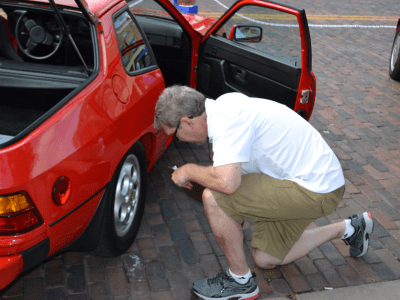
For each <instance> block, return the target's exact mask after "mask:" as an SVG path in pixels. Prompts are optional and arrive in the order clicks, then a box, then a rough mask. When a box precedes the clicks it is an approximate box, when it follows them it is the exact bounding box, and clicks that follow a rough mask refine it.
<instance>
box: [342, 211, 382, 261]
mask: <svg viewBox="0 0 400 300" xmlns="http://www.w3.org/2000/svg"><path fill="white" fill-rule="evenodd" d="M348 219H350V220H351V225H352V226H353V227H354V229H355V231H354V233H353V234H352V235H351V236H349V237H344V238H343V241H344V242H345V243H346V245H350V251H349V252H350V256H352V257H361V256H363V255H364V254H365V253H367V251H368V246H369V235H370V234H371V233H372V230H373V229H374V221H373V220H372V215H371V213H370V212H365V213H362V214H358V215H352V216H350V217H348Z"/></svg>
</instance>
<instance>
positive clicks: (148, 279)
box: [0, 0, 400, 300]
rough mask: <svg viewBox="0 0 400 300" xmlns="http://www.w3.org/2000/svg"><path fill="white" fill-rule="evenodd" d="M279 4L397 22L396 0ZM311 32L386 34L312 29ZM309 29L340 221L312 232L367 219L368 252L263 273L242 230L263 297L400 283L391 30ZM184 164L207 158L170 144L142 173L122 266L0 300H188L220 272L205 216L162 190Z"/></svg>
mask: <svg viewBox="0 0 400 300" xmlns="http://www.w3.org/2000/svg"><path fill="white" fill-rule="evenodd" d="M225 2H226V3H227V4H229V2H232V1H231V0H229V1H225ZM286 2H287V3H291V4H292V5H296V6H302V7H304V8H305V9H306V12H307V14H308V15H312V14H319V15H323V14H326V15H359V16H363V15H376V16H396V13H397V14H398V15H399V16H400V11H397V12H392V11H391V9H392V8H393V7H396V5H395V4H396V3H395V2H396V0H389V1H384V2H376V1H372V0H368V1H363V3H362V4H358V3H351V4H350V3H349V2H348V1H344V0H340V1H326V0H323V1H311V0H305V1H302V3H299V2H298V1H295V0H289V1H286ZM209 3H210V5H209V6H208V7H207V9H208V10H209V11H220V7H219V6H218V5H217V4H215V2H214V1H212V0H209ZM397 7H398V6H397ZM201 9H202V8H201V7H200V10H201ZM309 23H310V24H343V23H345V24H362V25H392V26H393V25H395V23H394V22H393V21H392V22H389V21H385V20H380V21H363V20H358V21H352V20H350V21H342V20H339V21H338V20H327V21H321V20H314V19H312V18H310V20H309ZM310 30H311V38H312V43H313V45H312V46H313V49H312V50H313V71H314V73H315V75H316V77H317V84H318V86H317V99H316V104H315V108H314V112H313V116H312V118H311V120H310V123H311V124H312V125H313V126H314V127H315V128H316V129H317V130H319V131H320V133H321V134H322V136H323V137H324V139H325V140H326V141H327V143H328V144H329V145H330V146H331V147H332V149H333V151H334V152H335V153H336V155H337V156H338V158H339V159H340V161H341V164H342V166H343V169H344V173H345V177H346V192H345V194H344V197H343V200H342V201H341V203H340V204H339V207H338V208H337V210H336V211H335V212H333V213H332V214H331V215H329V216H327V217H324V218H321V219H318V220H316V221H315V222H314V223H312V224H311V225H310V228H312V227H317V226H323V225H326V224H330V223H334V222H338V221H340V220H342V219H343V218H345V217H347V216H348V215H349V214H353V213H360V212H362V211H365V210H370V211H371V212H372V215H373V217H374V220H375V230H374V233H373V235H371V247H370V251H369V252H368V254H367V255H366V256H365V257H363V258H361V259H354V258H351V257H349V255H348V247H347V246H346V245H344V243H343V242H342V241H341V240H340V239H336V240H333V241H331V242H327V243H325V244H324V245H322V246H321V247H319V248H317V249H315V250H314V251H312V252H311V253H310V254H309V255H308V256H307V257H304V258H302V259H299V260H298V261H296V262H294V263H291V264H289V265H287V266H282V267H279V268H276V269H273V270H261V269H259V268H257V267H256V266H255V264H254V261H253V260H252V257H251V247H250V239H251V228H252V224H251V223H250V222H246V223H245V227H244V233H245V243H244V247H245V249H246V255H247V259H248V262H249V265H250V267H251V268H252V270H253V271H254V272H255V273H256V274H257V281H258V284H259V286H260V290H261V295H262V297H261V298H269V297H275V296H282V295H286V296H288V295H291V294H293V293H306V292H311V291H318V290H322V289H324V287H333V288H339V287H346V286H354V285H364V284H368V283H373V282H383V281H390V280H396V279H399V278H400V261H399V257H400V230H399V226H400V145H399V140H400V82H395V81H392V80H390V79H389V77H388V59H389V53H390V50H391V46H392V41H393V37H394V29H383V28H382V29H364V28H318V27H311V28H310ZM187 162H194V163H200V164H202V165H208V164H210V161H209V159H208V149H207V147H205V146H196V145H189V144H185V143H182V144H173V145H171V146H170V147H169V148H168V150H167V152H166V153H165V155H164V156H163V157H162V159H161V160H160V161H159V162H158V164H157V165H156V166H155V167H154V169H153V170H152V171H151V172H150V174H149V187H148V195H147V203H146V207H145V214H144V218H143V222H142V225H141V228H140V231H139V234H138V236H137V238H136V240H135V242H134V243H133V245H132V246H131V247H130V249H129V250H128V251H127V252H126V253H125V254H124V255H122V256H120V257H117V258H112V259H106V258H101V257H94V256H91V255H87V254H84V253H79V252H68V253H64V254H62V255H60V256H58V257H55V258H53V259H52V260H49V261H47V262H45V263H43V264H41V265H39V266H37V267H36V268H34V269H33V270H32V271H30V272H29V273H27V274H25V275H24V276H23V277H21V278H19V280H17V281H16V282H15V283H13V284H12V285H11V286H10V287H9V288H7V289H5V290H3V291H2V292H1V293H0V299H1V300H3V299H15V300H19V299H21V300H22V299H24V300H27V299H69V300H72V299H74V300H75V299H77V300H78V299H79V300H80V299H82V300H83V299H85V300H89V299H93V300H97V299H99V300H100V299H101V300H103V299H104V300H109V299H116V300H125V299H141V300H147V299H149V300H150V299H153V300H158V299H161V300H168V299H174V300H180V299H182V300H183V299H185V300H187V299H196V297H195V296H194V295H193V294H192V292H191V289H190V287H191V284H192V282H193V281H194V280H197V279H201V278H204V277H205V276H211V275H214V274H216V272H217V271H218V270H219V269H221V268H226V267H227V266H228V264H227V260H226V258H225V256H224V254H223V252H222V251H221V249H220V248H219V246H218V244H217V242H216V240H215V237H214V235H213V233H212V231H211V228H210V225H209V224H208V221H207V218H206V216H205V214H204V209H203V207H202V206H201V205H200V204H198V203H197V202H194V201H193V200H191V199H190V198H189V197H188V196H187V195H186V194H185V193H184V192H183V191H182V190H181V189H180V188H177V187H176V186H174V185H173V184H172V182H171V180H170V173H169V171H168V170H167V166H170V165H174V164H177V165H181V164H183V163H187Z"/></svg>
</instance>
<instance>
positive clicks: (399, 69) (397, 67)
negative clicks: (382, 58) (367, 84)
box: [389, 27, 400, 80]
mask: <svg viewBox="0 0 400 300" xmlns="http://www.w3.org/2000/svg"><path fill="white" fill-rule="evenodd" d="M396 40H399V42H400V27H399V28H397V31H396V34H395V37H394V40H393V45H392V51H390V58H389V75H390V77H391V78H392V79H394V80H400V51H399V52H398V53H397V59H396V62H395V64H394V68H393V70H392V69H391V64H392V55H393V51H394V46H395V44H396Z"/></svg>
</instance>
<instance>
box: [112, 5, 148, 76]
mask: <svg viewBox="0 0 400 300" xmlns="http://www.w3.org/2000/svg"><path fill="white" fill-rule="evenodd" d="M114 28H115V34H116V37H117V42H118V48H119V50H120V52H121V58H122V59H121V60H122V64H123V65H124V68H125V70H126V71H127V72H128V73H131V72H135V71H139V70H143V69H145V68H147V67H150V66H153V65H155V61H154V59H153V57H152V54H151V51H150V49H149V46H148V45H147V43H146V41H145V40H144V39H143V36H142V34H141V33H140V31H139V28H138V26H137V25H136V24H135V22H134V20H133V18H132V16H131V14H130V13H129V12H128V11H124V12H123V13H122V14H120V15H118V16H117V17H116V18H114Z"/></svg>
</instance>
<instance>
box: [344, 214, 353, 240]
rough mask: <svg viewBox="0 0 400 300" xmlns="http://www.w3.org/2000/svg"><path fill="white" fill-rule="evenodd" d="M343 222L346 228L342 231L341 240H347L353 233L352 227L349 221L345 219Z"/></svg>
mask: <svg viewBox="0 0 400 300" xmlns="http://www.w3.org/2000/svg"><path fill="white" fill-rule="evenodd" d="M344 222H345V223H346V228H345V230H344V234H343V236H342V240H344V239H347V238H348V237H351V236H352V235H353V234H354V232H355V229H354V227H353V225H351V220H350V219H345V220H344Z"/></svg>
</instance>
